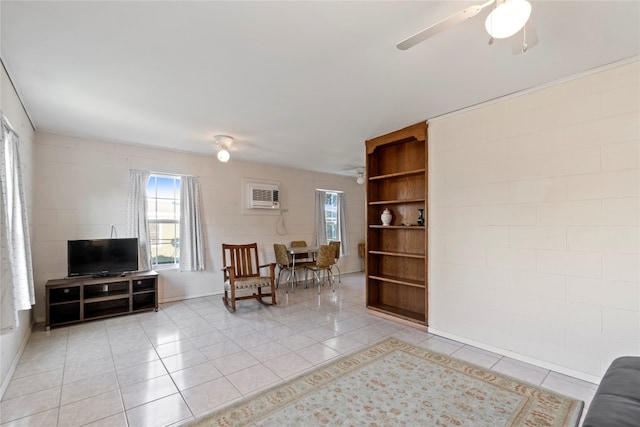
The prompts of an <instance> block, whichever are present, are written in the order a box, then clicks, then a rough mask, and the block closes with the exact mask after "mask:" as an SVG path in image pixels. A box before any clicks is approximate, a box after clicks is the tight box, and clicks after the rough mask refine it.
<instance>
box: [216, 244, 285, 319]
mask: <svg viewBox="0 0 640 427" xmlns="http://www.w3.org/2000/svg"><path fill="white" fill-rule="evenodd" d="M222 265H224V267H223V268H222V272H223V275H224V296H223V297H222V301H223V302H224V305H225V306H226V307H227V310H229V311H230V312H232V313H233V312H234V311H236V301H239V300H245V299H257V300H258V302H260V303H261V304H265V305H276V304H277V303H276V288H275V270H276V263H274V262H272V263H270V264H263V265H260V263H259V261H258V244H257V243H250V244H246V245H229V244H226V243H223V244H222ZM261 269H268V274H263V275H261V274H260V270H261ZM262 288H268V292H267V293H263V292H262ZM256 289H257V292H255V291H254V290H256ZM247 291H248V292H253V293H251V294H247V293H246V292H247ZM238 292H240V293H241V294H243V295H240V296H239V295H238ZM265 297H267V298H269V297H270V298H271V302H266V301H264V300H263V298H265Z"/></svg>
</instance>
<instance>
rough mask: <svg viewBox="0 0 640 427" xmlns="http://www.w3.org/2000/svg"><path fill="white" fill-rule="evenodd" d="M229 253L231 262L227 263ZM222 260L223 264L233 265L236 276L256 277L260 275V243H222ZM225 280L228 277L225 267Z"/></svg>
mask: <svg viewBox="0 0 640 427" xmlns="http://www.w3.org/2000/svg"><path fill="white" fill-rule="evenodd" d="M227 255H228V256H229V264H227ZM222 262H223V264H224V265H225V266H226V265H229V266H232V267H233V270H234V276H235V277H236V278H242V277H254V276H258V275H259V271H258V265H259V264H258V244H257V243H251V244H247V245H227V244H223V245H222ZM224 279H225V280H227V279H228V276H227V270H226V269H225V277H224Z"/></svg>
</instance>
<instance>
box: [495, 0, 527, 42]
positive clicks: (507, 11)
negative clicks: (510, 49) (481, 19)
mask: <svg viewBox="0 0 640 427" xmlns="http://www.w3.org/2000/svg"><path fill="white" fill-rule="evenodd" d="M530 15H531V3H529V2H528V1H527V0H504V1H503V2H502V3H500V4H499V5H498V6H496V8H495V9H493V10H492V11H491V13H490V14H489V16H487V20H486V21H485V23H484V25H485V28H486V29H487V32H488V33H489V34H490V35H491V37H494V38H496V39H504V38H507V37H511V36H512V35H514V34H515V33H517V32H518V31H520V30H521V29H522V27H524V25H525V24H526V23H527V21H528V20H529V16H530Z"/></svg>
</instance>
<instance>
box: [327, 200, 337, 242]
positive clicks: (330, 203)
mask: <svg viewBox="0 0 640 427" xmlns="http://www.w3.org/2000/svg"><path fill="white" fill-rule="evenodd" d="M324 222H325V225H326V228H327V241H330V240H340V230H339V229H338V193H335V192H331V191H327V193H326V196H325V204H324Z"/></svg>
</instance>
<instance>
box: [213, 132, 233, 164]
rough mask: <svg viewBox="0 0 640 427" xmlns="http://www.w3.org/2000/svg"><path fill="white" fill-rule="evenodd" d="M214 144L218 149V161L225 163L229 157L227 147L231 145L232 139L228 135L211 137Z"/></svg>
mask: <svg viewBox="0 0 640 427" xmlns="http://www.w3.org/2000/svg"><path fill="white" fill-rule="evenodd" d="M213 139H214V141H215V142H216V148H217V149H218V160H220V161H221V162H222V163H227V162H228V161H229V158H231V155H230V154H229V147H231V144H233V138H232V137H230V136H228V135H216V136H214V137H213Z"/></svg>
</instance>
